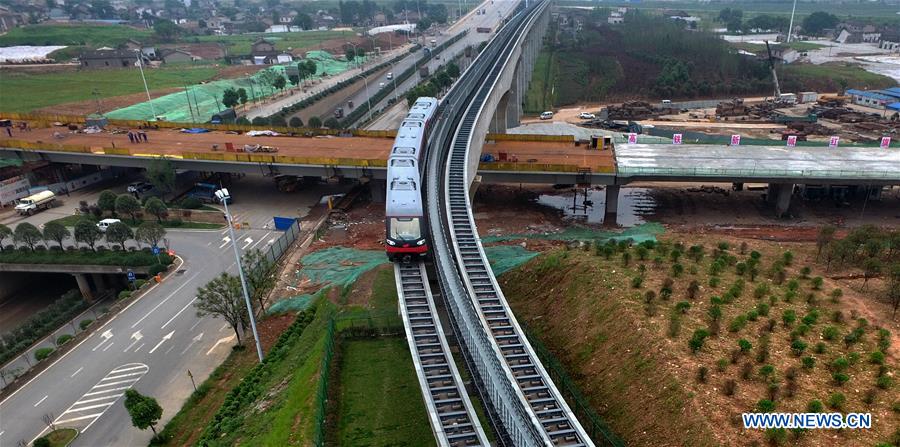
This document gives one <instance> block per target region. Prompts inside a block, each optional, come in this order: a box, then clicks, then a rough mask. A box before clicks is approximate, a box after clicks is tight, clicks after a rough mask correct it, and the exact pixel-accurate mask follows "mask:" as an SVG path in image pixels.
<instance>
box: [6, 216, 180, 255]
mask: <svg viewBox="0 0 900 447" xmlns="http://www.w3.org/2000/svg"><path fill="white" fill-rule="evenodd" d="M165 236H166V229H165V228H163V227H162V225H160V224H158V223H156V222H143V223H141V224H140V225H139V226H138V227H137V229H136V230H132V229H131V227H129V226H128V225H126V224H125V223H123V222H116V223H114V224H112V225H110V226H109V227H107V229H106V232H105V233H104V232H102V231H100V229H99V228H97V223H96V222H94V221H93V220H92V219H88V218H84V219H81V220H79V221H78V222H77V223H76V224H75V227H74V228H73V230H72V231H69V229H68V228H66V227H65V226H64V225H63V224H61V223H59V222H53V221H51V222H47V223H46V224H44V229H43V231H41V230H40V229H38V228H37V227H36V226H34V225H32V224H30V223H28V222H23V223H20V224H19V225H17V226H16V229H15V230H12V229H10V228H9V227H8V226H6V225H3V224H0V251H2V250H5V248H3V242H4V241H6V240H8V239H12V241H13V242H14V243H15V244H17V245H19V246H24V247H28V248H29V249H30V250H31V251H35V250H36V249H37V247H38V246H40V244H42V243H43V244H45V245H46V246H47V247H51V246H52V245H51V243H55V244H56V246H57V247H58V248H59V249H60V250H62V249H64V248H65V247H64V245H63V243H64V242H65V241H66V240H67V239H69V238H72V239H74V240H75V244H76V246H77V245H78V244H85V245H87V246H88V247H90V249H91V250H94V251H96V249H97V243H98V242H100V240H101V239H104V238H105V239H106V242H107V243H109V244H118V245H119V247H121V249H122V250H125V243H126V242H128V241H129V240H135V241H136V242H138V244H141V243H144V244H147V245H148V246H150V247H153V246H157V245H159V242H160V241H162V240H163V238H164V237H165Z"/></svg>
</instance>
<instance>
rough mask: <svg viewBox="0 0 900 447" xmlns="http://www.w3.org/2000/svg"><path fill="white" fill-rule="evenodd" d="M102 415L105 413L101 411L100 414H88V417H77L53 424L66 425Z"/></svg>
mask: <svg viewBox="0 0 900 447" xmlns="http://www.w3.org/2000/svg"><path fill="white" fill-rule="evenodd" d="M103 413H105V412H103V411H101V412H100V413H95V414H89V415H87V416H78V417H77V418H71V419H65V420H62V421H60V420H57V421H56V422H54V424H56V425H60V424H66V423H69V422H75V421H81V420H84V419H90V418H98V417H100V416H103Z"/></svg>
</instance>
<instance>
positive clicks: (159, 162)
mask: <svg viewBox="0 0 900 447" xmlns="http://www.w3.org/2000/svg"><path fill="white" fill-rule="evenodd" d="M175 175H176V174H175V165H174V164H173V163H172V161H171V160H169V159H168V158H165V157H157V158H155V159H154V160H153V162H152V163H150V167H149V168H147V175H146V176H147V180H148V181H149V182H150V184H151V185H153V187H155V188H156V189H158V190H159V191H160V192H162V193H163V194H164V195H165V194H169V193H171V192H172V191H173V190H174V189H175Z"/></svg>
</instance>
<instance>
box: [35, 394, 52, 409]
mask: <svg viewBox="0 0 900 447" xmlns="http://www.w3.org/2000/svg"><path fill="white" fill-rule="evenodd" d="M47 397H49V396H44V397H43V398H41V400H39V401H37V403H36V404H34V406H35V407H37V406H38V405H40V404H41V403H43V402H44V401H45V400H47Z"/></svg>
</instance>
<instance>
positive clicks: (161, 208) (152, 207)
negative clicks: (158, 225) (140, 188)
mask: <svg viewBox="0 0 900 447" xmlns="http://www.w3.org/2000/svg"><path fill="white" fill-rule="evenodd" d="M144 211H146V212H148V213H150V214H152V215H154V216H156V221H157V222H162V218H163V216H164V215H166V213H168V212H169V209H168V208H166V204H165V203H163V201H162V200H159V198H157V197H151V198H149V199H147V203H145V204H144Z"/></svg>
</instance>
